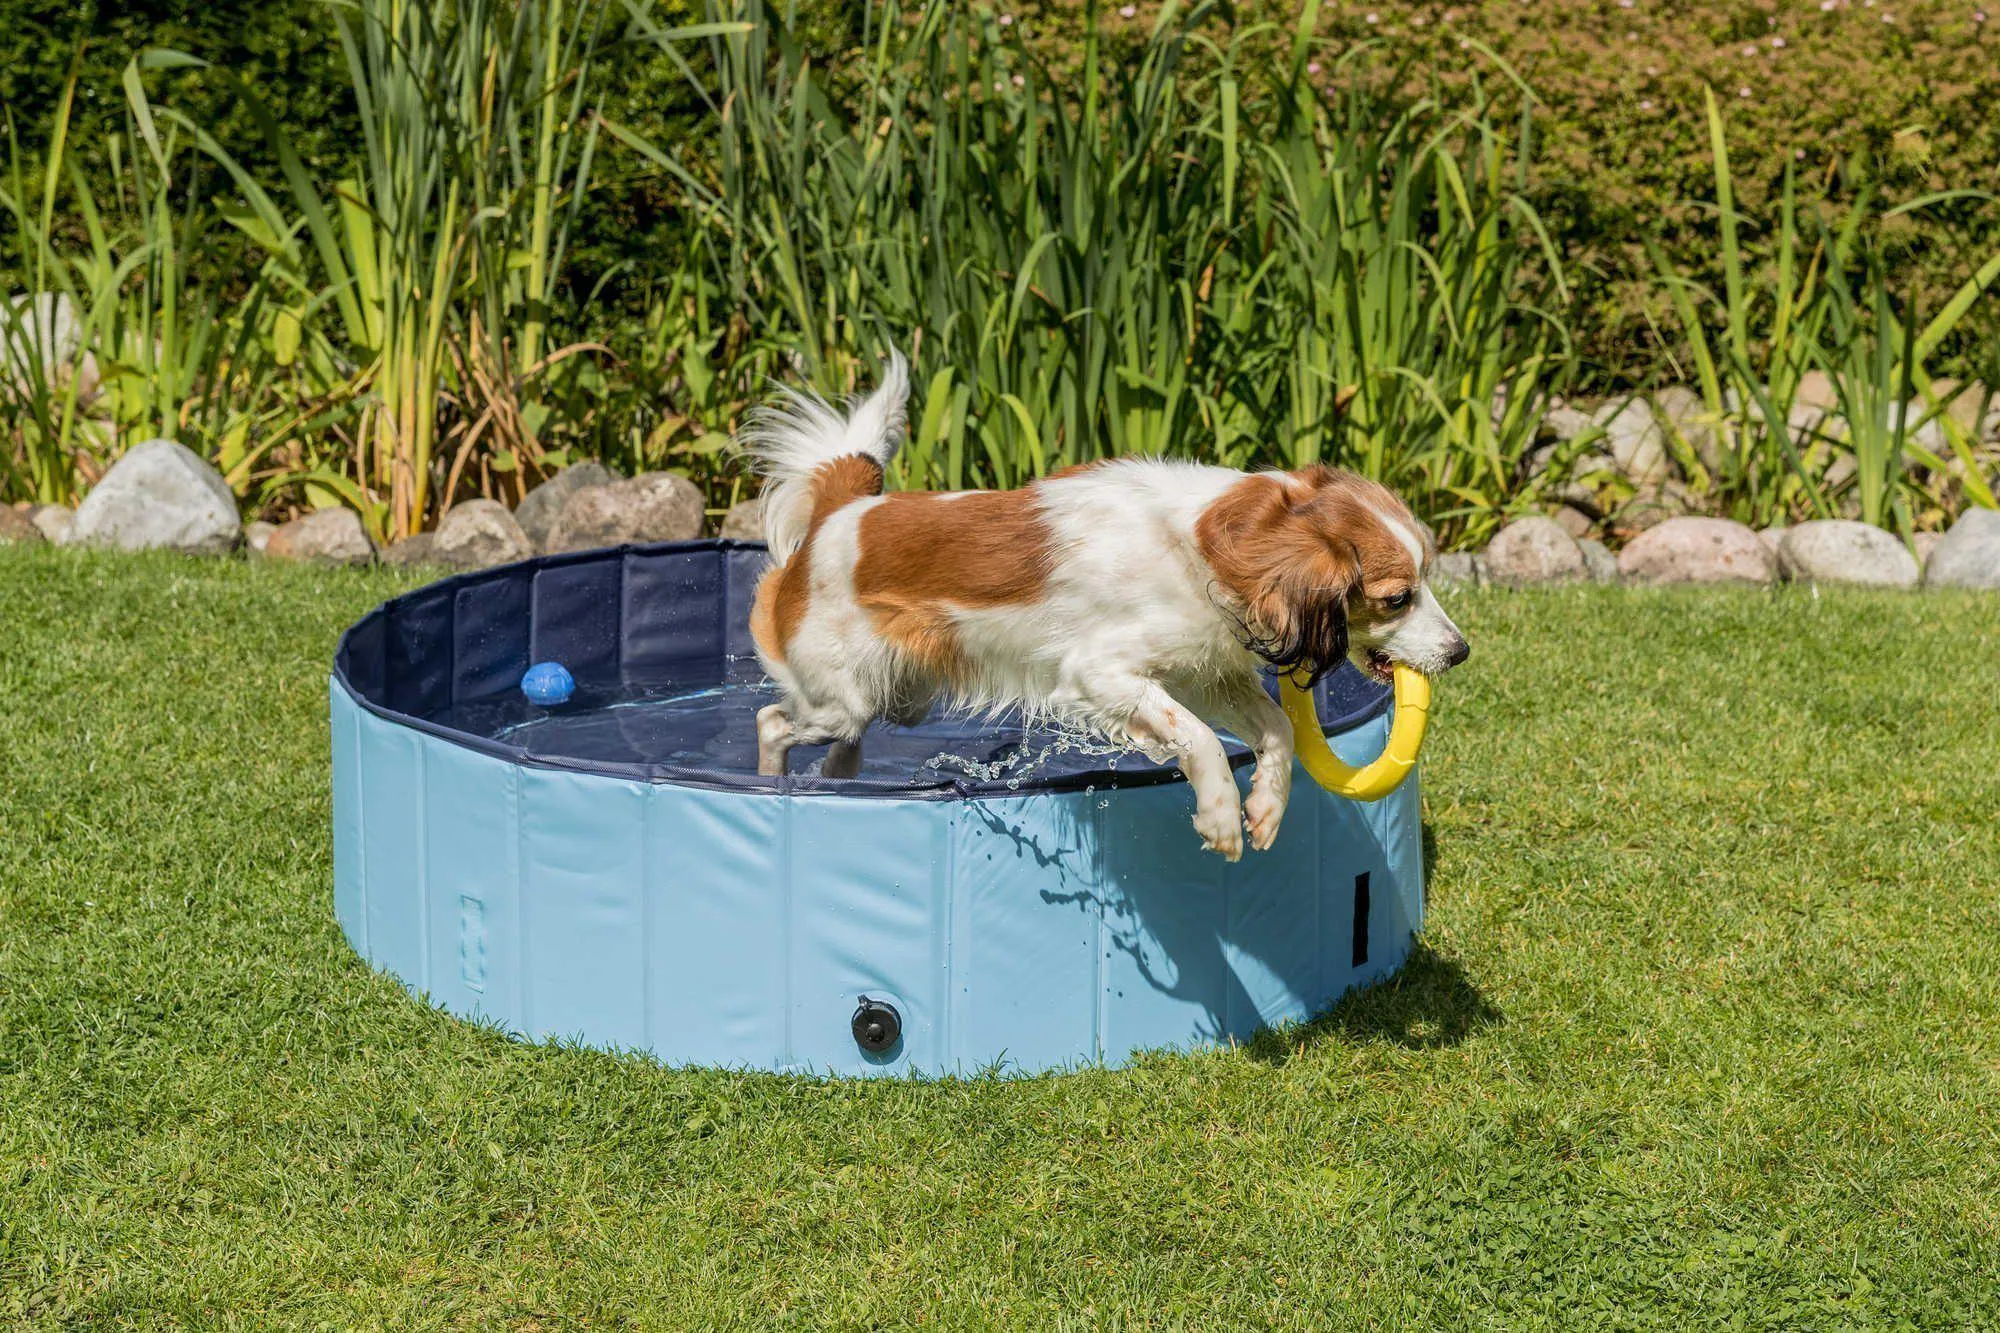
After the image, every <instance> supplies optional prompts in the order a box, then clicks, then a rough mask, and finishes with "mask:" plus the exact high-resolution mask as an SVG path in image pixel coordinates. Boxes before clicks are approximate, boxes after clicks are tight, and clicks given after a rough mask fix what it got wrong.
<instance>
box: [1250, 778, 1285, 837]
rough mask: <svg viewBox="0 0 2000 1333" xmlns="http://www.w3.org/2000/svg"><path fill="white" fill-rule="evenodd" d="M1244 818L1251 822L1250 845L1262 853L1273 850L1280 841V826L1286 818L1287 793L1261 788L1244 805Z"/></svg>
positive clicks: (1252, 793) (1251, 794)
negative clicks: (1274, 845)
mask: <svg viewBox="0 0 2000 1333" xmlns="http://www.w3.org/2000/svg"><path fill="white" fill-rule="evenodd" d="M1243 816H1244V818H1245V819H1247V820H1249V822H1250V845H1251V846H1252V847H1254V848H1256V849H1257V850H1258V851H1260V852H1268V851H1270V850H1271V844H1272V843H1274V842H1276V841H1277V840H1278V825H1279V823H1280V822H1281V821H1282V820H1283V819H1284V817H1285V793H1283V792H1280V791H1273V790H1271V789H1269V788H1267V787H1259V788H1257V789H1256V790H1255V791H1253V792H1251V793H1250V799H1249V800H1247V801H1245V802H1244V803H1243Z"/></svg>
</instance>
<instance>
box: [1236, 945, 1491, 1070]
mask: <svg viewBox="0 0 2000 1333" xmlns="http://www.w3.org/2000/svg"><path fill="white" fill-rule="evenodd" d="M1505 1021H1506V1018H1505V1015H1503V1014H1502V1013H1501V1012H1500V1010H1499V1009H1498V1008H1497V1007H1496V1006H1495V1005H1494V1004H1493V1002H1492V1001H1490V1000H1488V999H1487V998H1486V997H1485V996H1484V995H1482V994H1480V991H1479V988H1478V987H1477V986H1475V985H1473V984H1472V981H1471V979H1470V978H1469V977H1467V976H1466V974H1465V969H1464V968H1463V967H1461V966H1459V964H1458V963H1457V962H1456V961H1455V960H1453V959H1450V958H1446V957H1444V956H1443V955H1442V954H1439V953H1437V952H1436V951H1435V950H1433V949H1432V948H1431V947H1430V946H1429V945H1427V944H1425V943H1424V942H1423V941H1422V940H1418V941H1417V944H1416V947H1415V948H1413V949H1411V950H1410V956H1409V958H1408V959H1406V960H1405V961H1404V963H1403V966H1402V967H1401V968H1400V969H1398V970H1397V972H1396V975H1394V976H1393V977H1390V978H1389V979H1388V980H1387V981H1384V982H1382V983H1380V984H1379V985H1375V986H1369V987H1365V988H1364V989H1361V990H1356V991H1349V992H1348V993H1347V994H1346V995H1345V996H1343V997H1342V998H1341V999H1340V1001H1339V1002H1338V1003H1337V1004H1335V1005H1334V1006H1333V1008H1331V1009H1329V1010H1327V1011H1326V1012H1325V1013H1323V1014H1321V1015H1320V1016H1319V1017H1318V1018H1315V1019H1313V1020H1312V1021H1311V1022H1309V1023H1301V1024H1299V1025H1298V1026H1296V1027H1287V1028H1283V1029H1277V1030H1274V1029H1271V1028H1266V1029H1264V1030H1263V1031H1262V1032H1259V1033H1258V1034H1257V1035H1256V1036H1254V1037H1252V1038H1251V1039H1250V1041H1249V1043H1248V1044H1247V1045H1245V1046H1244V1048H1243V1049H1244V1051H1245V1053H1246V1054H1248V1055H1249V1056H1250V1058H1251V1059H1253V1060H1261V1061H1263V1062H1264V1063H1265V1064H1271V1065H1281V1064H1284V1063H1286V1062H1287V1061H1289V1060H1292V1059H1294V1058H1295V1057H1297V1056H1300V1055H1303V1054H1304V1053H1305V1052H1307V1051H1310V1050H1312V1049H1314V1048H1315V1047H1317V1046H1319V1045H1321V1044H1323V1043H1325V1042H1328V1041H1332V1040H1336V1039H1337V1040H1341V1041H1349V1042H1388V1043H1390V1044H1392V1045H1396V1046H1402V1047H1406V1048H1408V1049H1410V1050H1418V1051H1422V1050H1434V1049H1436V1048H1438V1047H1442V1046H1456V1045H1458V1044H1459V1043H1460V1042H1462V1041H1464V1040H1466V1038H1468V1037H1470V1036H1472V1035H1473V1034H1474V1033H1476V1032H1479V1031H1482V1030H1484V1029H1486V1028H1490V1027H1498V1026H1499V1025H1500V1024H1501V1023H1503V1022H1505Z"/></svg>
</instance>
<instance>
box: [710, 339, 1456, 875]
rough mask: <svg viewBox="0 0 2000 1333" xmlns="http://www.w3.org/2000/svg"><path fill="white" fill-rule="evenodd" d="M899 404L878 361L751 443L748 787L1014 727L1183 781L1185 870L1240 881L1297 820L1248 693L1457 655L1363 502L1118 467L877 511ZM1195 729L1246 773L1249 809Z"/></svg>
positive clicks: (1246, 478)
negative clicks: (1234, 866) (1136, 759)
mask: <svg viewBox="0 0 2000 1333" xmlns="http://www.w3.org/2000/svg"><path fill="white" fill-rule="evenodd" d="M908 393H909V379H908V370H907V367H906V365H905V363H904V361H903V359H902V357H901V356H900V355H898V356H892V358H891V359H890V361H889V364H888V366H887V368H886V370H885V372H884V374H883V376H882V381H881V384H880V386H879V387H878V388H877V389H876V390H875V392H874V393H873V394H871V395H869V396H868V397H867V398H865V399H863V400H860V401H858V402H856V403H853V404H852V405H850V407H849V409H848V410H847V411H846V412H845V413H843V412H842V411H840V410H837V409H836V408H834V407H833V406H831V405H830V404H828V403H827V402H825V401H824V400H822V399H820V398H818V397H815V396H813V395H811V394H807V393H796V392H794V393H788V394H787V395H786V396H785V397H784V398H782V399H781V400H780V401H779V402H777V403H776V404H773V405H769V406H766V407H764V408H761V409H759V410H758V411H757V412H756V413H755V414H754V415H753V416H752V418H751V419H750V420H749V421H748V422H747V423H746V428H745V430H744V432H743V434H742V437H741V441H740V442H741V443H742V444H743V446H744V447H745V448H746V450H747V451H748V452H749V454H750V455H751V457H752V459H753V460H754V462H755V464H756V466H757V468H758V470H759V471H760V472H761V473H762V475H763V477H764V492H763V494H764V514H763V520H764V536H765V541H766V543H767V544H768V545H769V547H770V551H771V557H772V561H773V564H772V566H771V568H770V569H769V570H768V571H767V572H766V573H765V574H764V576H763V579H762V580H761V582H760V583H759V584H758V587H757V594H756V600H755V603H754V606H753V608H752V612H751V621H750V624H751V633H752V636H753V638H754V639H755V641H756V646H757V655H758V658H759V660H760V661H761V662H762V664H763V667H764V670H765V671H766V672H767V673H768V674H769V675H770V677H771V678H772V679H773V680H774V681H775V682H777V685H778V687H779V690H780V692H781V697H780V699H779V702H777V703H774V704H771V705H770V706H768V707H766V708H764V709H762V710H760V711H759V713H758V715H757V743H758V762H757V771H758V772H759V773H762V774H766V775H780V774H783V773H784V772H785V767H786V761H787V756H788V754H789V752H790V750H791V748H792V747H793V746H794V745H826V746H828V747H829V748H828V750H827V754H826V758H825V761H824V763H823V764H822V766H821V772H822V773H823V774H824V775H825V776H827V777H836V778H838V777H853V776H855V775H856V774H857V773H859V772H860V767H861V736H862V732H863V731H865V730H866V729H867V727H868V725H869V724H870V723H871V722H873V721H875V720H876V719H877V718H884V719H887V720H889V721H891V722H895V723H900V724H904V725H908V724H912V723H915V722H917V721H920V720H922V718H923V717H924V716H925V715H926V714H927V713H928V712H929V711H930V709H931V707H932V705H933V704H934V703H936V702H937V701H938V700H939V699H940V698H943V699H946V700H948V701H949V702H950V703H952V704H954V705H955V706H959V707H963V708H968V709H975V710H977V709H992V710H998V709H1001V708H1004V707H1008V706H1013V707H1016V708H1019V709H1020V710H1021V711H1022V712H1023V713H1024V714H1025V715H1027V716H1028V717H1030V718H1034V719H1043V720H1050V721H1056V722H1059V723H1062V724H1066V725H1069V726H1074V727H1080V728H1083V729H1085V730H1088V731H1090V732H1094V733H1096V734H1097V735H1099V736H1102V737H1104V738H1105V739H1106V740H1108V741H1110V742H1112V743H1113V744H1117V745H1121V746H1126V747H1129V748H1135V749H1138V750H1141V751H1143V752H1145V753H1146V754H1147V755H1148V756H1149V757H1151V758H1152V759H1154V760H1155V761H1156V762H1165V761H1166V759H1168V758H1169V757H1171V758H1172V759H1174V760H1175V761H1176V762H1177V763H1178V764H1179V765H1180V768H1181V771H1182V772H1183V773H1185V774H1186V776H1187V780H1188V783H1189V786H1190V787H1191V788H1192V789H1193V792H1194V802H1195V812H1194V827H1195V831H1196V832H1197V833H1198V834H1200V835H1201V840H1202V844H1203V845H1204V846H1205V847H1207V848H1208V849H1209V850H1211V851H1215V852H1219V853H1220V854H1221V855H1223V856H1224V857H1227V858H1228V859H1229V860H1231V861H1235V860H1237V859H1239V858H1240V857H1241V856H1242V853H1243V841H1244V832H1245V829H1246V827H1247V829H1248V833H1249V841H1250V845H1251V846H1252V847H1254V848H1256V849H1258V850H1260V851H1261V850H1264V849H1267V848H1269V847H1270V846H1271V843H1272V841H1273V840H1274V839H1275V838H1276V837H1277V835H1278V826H1279V823H1280V821H1281V820H1282V819H1283V818H1284V814H1285V804H1286V802H1287V800H1288V799H1289V797H1290V794H1291V780H1292V729H1291V724H1290V723H1289V721H1288V720H1287V719H1286V717H1285V714H1284V711H1283V710H1282V709H1280V708H1279V707H1278V705H1277V704H1276V703H1275V702H1273V701H1272V699H1271V697H1270V696H1269V695H1268V694H1267V693H1266V692H1265V690H1264V687H1263V683H1262V679H1261V672H1262V668H1263V667H1265V666H1267V665H1268V666H1271V667H1275V668H1277V669H1278V670H1279V671H1282V672H1287V673H1292V674H1293V675H1294V677H1295V678H1296V679H1300V680H1304V679H1305V678H1307V677H1310V678H1312V679H1315V680H1316V679H1318V678H1319V677H1320V676H1322V675H1324V674H1325V673H1326V672H1328V671H1330V670H1332V669H1333V668H1334V667H1336V666H1338V665H1339V663H1340V662H1341V660H1342V659H1343V658H1345V659H1348V660H1350V661H1352V662H1354V664H1355V665H1356V666H1358V667H1360V668H1361V670H1363V671H1365V672H1367V673H1368V674H1369V675H1371V676H1373V677H1374V678H1375V679H1377V680H1380V681H1387V680H1388V679H1389V678H1390V675H1391V672H1392V670H1393V668H1394V667H1395V666H1397V665H1398V664H1402V665H1407V666H1410V667H1414V668H1415V669H1416V670H1418V671H1421V672H1424V673H1425V674H1427V675H1436V674H1438V673H1440V672H1443V671H1445V670H1447V669H1449V668H1451V667H1453V666H1456V665H1457V664H1458V663H1460V662H1463V661H1464V660H1465V659H1466V657H1467V655H1468V654H1469V652H1470V649H1469V648H1468V646H1467V644H1466V641H1465V636H1464V635H1462V634H1460V633H1459V631H1458V627H1457V626H1456V625H1454V624H1453V623H1452V621H1451V618H1450V617H1449V616H1447V615H1446V614H1445V612H1444V609H1443V608H1442V607H1440V606H1439V605H1438V601H1437V598H1436V597H1435V596H1433V595H1432V593H1431V590H1430V588H1429V586H1428V585H1427V584H1426V583H1425V581H1424V574H1425V571H1426V569H1427V568H1428V567H1429V565H1430V563H1431V560H1432V558H1433V556H1434V555H1435V546H1434V543H1433V541H1432V539H1431V536H1430V533H1429V530H1428V529H1427V528H1425V527H1424V526H1423V525H1422V524H1420V523H1418V522H1417V520H1416V519H1415V518H1414V517H1413V516H1412V515H1411V513H1410V511H1409V510H1408V509H1407V508H1405V507H1404V505H1403V503H1402V501H1400V500H1398V499H1397V498H1396V497H1395V496H1394V495H1393V494H1391V493H1390V492H1389V491H1388V490H1387V489H1386V488H1384V487H1382V486H1380V485H1378V484H1376V483H1375V482H1372V481H1367V480H1364V479H1362V478H1360V477H1357V476H1355V475H1353V474H1352V473H1348V472H1343V471H1340V470H1338V469H1335V468H1331V467H1325V466H1320V465H1313V466H1309V467H1305V468H1301V469H1298V470H1296V471H1291V472H1254V473H1245V472H1239V471H1235V470H1233V469H1229V468H1222V467H1210V466H1204V465H1200V464H1196V463H1188V462H1174V461H1168V460H1164V459H1156V458H1122V459H1115V460H1105V461H1101V462H1094V463H1085V464H1080V465H1077V466H1073V467H1070V468H1066V469H1064V470H1062V471H1060V472H1056V473H1053V474H1051V475H1050V476H1048V477H1045V478H1043V479H1042V480H1040V481H1036V482H1033V483H1031V484H1029V485H1027V486H1024V487H1022V488H1020V489H1018V490H1011V491H951V492H928V491H898V492H889V493H886V494H885V493H884V491H883V477H884V473H885V471H886V469H887V468H888V466H889V463H890V461H891V460H892V459H893V458H894V457H895V454H896V450H897V448H898V446H899V445H900V443H901V441H902V436H903V430H904V421H905V401H906V399H907V397H908ZM1209 722H1214V723H1217V724H1220V725H1221V726H1222V727H1224V728H1225V729H1227V730H1228V731H1230V732H1233V733H1234V734H1235V735H1236V736H1237V737H1238V738H1239V739H1241V740H1242V741H1244V742H1245V743H1246V744H1248V745H1249V746H1250V747H1251V748H1252V749H1253V750H1254V751H1255V754H1256V771H1255V773H1254V774H1253V776H1252V778H1251V782H1250V793H1249V797H1248V799H1247V800H1242V799H1239V796H1238V792H1237V787H1236V780H1235V776H1234V774H1233V773H1232V771H1231V769H1230V765H1229V760H1228V758H1227V756H1226V755H1225V753H1224V751H1223V747H1222V742H1221V741H1220V740H1219V739H1217V737H1216V734H1215V732H1214V731H1213V730H1211V729H1210V727H1209V726H1208V725H1207V724H1208V723H1209Z"/></svg>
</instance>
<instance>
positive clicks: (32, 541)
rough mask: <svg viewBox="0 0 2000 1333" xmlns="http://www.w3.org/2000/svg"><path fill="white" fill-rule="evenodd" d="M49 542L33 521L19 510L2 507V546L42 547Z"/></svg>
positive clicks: (0, 516) (0, 507) (0, 532)
mask: <svg viewBox="0 0 2000 1333" xmlns="http://www.w3.org/2000/svg"><path fill="white" fill-rule="evenodd" d="M47 541H48V538H47V537H44V536H43V535H42V530H41V529H40V528H38V527H36V526H35V521H34V520H33V519H31V518H29V517H28V516H27V515H26V514H24V513H22V512H21V511H20V510H18V509H14V508H12V507H10V506H5V505H0V546H41V545H43V544H44V543H46V542H47Z"/></svg>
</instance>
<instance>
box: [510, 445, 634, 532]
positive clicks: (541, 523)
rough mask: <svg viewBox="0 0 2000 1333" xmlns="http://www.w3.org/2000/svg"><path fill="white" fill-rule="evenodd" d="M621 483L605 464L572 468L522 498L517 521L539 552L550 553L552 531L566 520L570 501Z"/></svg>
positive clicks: (575, 464) (591, 464)
mask: <svg viewBox="0 0 2000 1333" xmlns="http://www.w3.org/2000/svg"><path fill="white" fill-rule="evenodd" d="M617 480H618V474H617V473H616V472H613V471H612V470H611V469H610V468H608V467H606V466H604V465H603V464H602V463H574V464H571V465H570V466H569V467H566V468H564V469H563V470H562V471H560V472H558V473H556V474H555V475H554V476H553V477H550V478H549V479H548V480H547V481H545V482H543V483H542V484H541V485H539V486H537V487H535V489H533V490H532V491H529V492H528V493H527V494H526V495H524V496H522V497H521V503H520V505H519V506H518V507H516V508H515V510H514V521H515V522H516V523H519V524H520V525H521V531H523V532H525V533H527V534H528V540H529V541H531V542H533V543H534V544H535V549H536V550H547V549H548V543H549V530H550V529H551V528H553V527H555V525H556V520H557V519H558V518H560V517H561V516H562V511H563V506H564V505H565V504H567V503H569V497H570V496H572V495H575V494H576V493H577V492H578V491H580V490H583V489H585V488H586V487H590V486H609V485H610V484H611V483H612V482H614V481H617Z"/></svg>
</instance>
